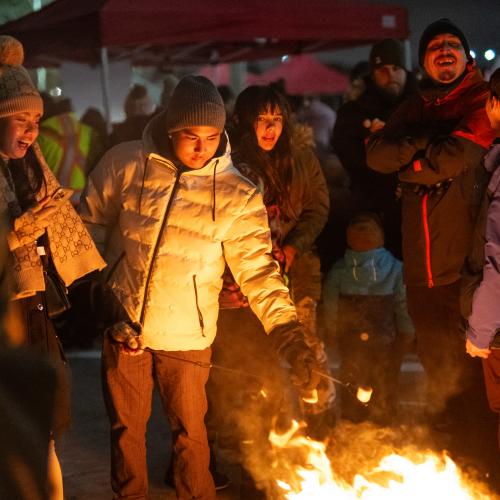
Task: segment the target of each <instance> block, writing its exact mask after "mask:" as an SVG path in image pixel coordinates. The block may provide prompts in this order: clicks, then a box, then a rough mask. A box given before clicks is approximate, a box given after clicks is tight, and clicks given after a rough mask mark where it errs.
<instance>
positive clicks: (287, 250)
mask: <svg viewBox="0 0 500 500" xmlns="http://www.w3.org/2000/svg"><path fill="white" fill-rule="evenodd" d="M282 250H283V253H284V254H285V273H287V272H288V271H289V270H290V268H291V267H292V264H293V261H294V260H295V255H296V254H297V250H295V248H293V247H292V246H291V245H285V246H284V247H283V248H282Z"/></svg>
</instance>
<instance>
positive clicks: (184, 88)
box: [80, 76, 317, 499]
mask: <svg viewBox="0 0 500 500" xmlns="http://www.w3.org/2000/svg"><path fill="white" fill-rule="evenodd" d="M225 116H226V115H225V109H224V104H223V101H222V98H221V97H220V95H219V93H218V92H217V90H216V88H215V87H214V86H213V84H212V83H211V82H210V81H209V80H207V79H206V78H204V77H193V76H189V77H185V78H184V79H182V80H181V81H180V83H179V84H178V86H177V87H176V89H175V91H174V94H173V96H172V99H171V101H170V103H169V107H168V109H167V111H166V112H165V113H163V114H161V115H158V116H157V117H155V118H154V119H153V120H152V121H151V122H150V124H149V125H148V127H147V128H146V130H145V132H144V136H143V140H142V141H133V142H127V143H123V144H120V145H118V146H115V147H114V148H112V149H111V150H110V151H109V152H108V153H107V154H106V155H105V156H104V157H103V158H102V160H101V162H100V163H99V164H98V165H97V167H96V168H95V169H94V171H93V172H92V173H91V175H90V177H89V180H88V185H87V187H86V189H85V191H84V193H83V195H82V199H81V208H80V213H81V216H82V219H83V220H84V222H85V223H86V225H87V227H88V229H89V230H90V232H91V234H92V235H93V237H94V239H95V241H96V243H97V245H98V247H99V248H100V250H101V251H102V253H103V255H104V256H105V258H106V260H107V262H108V270H107V273H106V279H107V281H108V282H109V284H110V285H111V287H112V288H113V290H114V292H115V294H116V296H117V297H118V299H119V301H120V302H121V304H122V305H123V306H124V308H125V310H126V311H127V313H128V316H129V318H130V324H132V325H134V327H135V328H136V329H137V330H139V331H140V333H141V336H140V347H139V348H138V349H136V350H135V351H134V349H131V348H130V347H129V346H127V344H126V343H120V341H119V340H120V338H119V336H118V335H114V336H110V335H106V336H105V339H104V344H103V380H104V384H103V386H104V397H105V401H106V406H107V410H108V415H109V418H110V422H111V447H112V450H111V451H112V488H113V491H114V494H115V498H125V497H126V498H134V499H139V498H140V499H142V498H146V497H147V489H148V479H147V467H146V445H145V432H146V425H147V421H148V419H149V416H150V411H151V397H152V391H153V385H154V382H155V381H156V382H157V383H158V387H159V392H160V396H161V399H162V403H163V406H164V408H165V411H166V414H167V415H168V418H169V422H170V425H171V428H172V431H173V439H174V451H175V454H176V459H175V462H174V463H175V467H174V479H175V486H176V491H177V496H178V497H179V498H185V499H187V498H197V499H214V498H215V490H214V484H213V480H212V478H211V476H210V473H209V469H208V465H209V449H208V444H207V436H206V430H205V426H204V416H205V413H206V408H207V402H206V396H205V383H206V381H207V378H208V372H209V370H208V367H209V363H210V354H211V350H210V345H211V344H212V341H213V339H214V337H215V333H216V322H217V315H218V296H219V292H220V289H221V286H222V275H223V272H224V266H225V263H226V262H227V263H228V265H229V267H230V269H231V271H232V272H233V275H234V277H235V278H236V281H237V282H238V284H239V285H240V286H241V289H242V291H243V293H244V294H245V295H246V296H247V297H248V299H249V302H250V305H251V307H252V309H253V311H254V312H255V314H256V315H257V316H258V317H259V319H260V320H261V321H262V324H263V325H264V327H265V330H266V332H267V333H268V334H269V335H270V337H271V340H272V342H273V344H274V345H275V347H276V349H277V351H278V353H279V354H280V355H281V356H282V357H283V358H284V359H285V360H286V361H288V362H289V363H290V365H291V371H292V376H294V377H295V382H296V383H297V384H298V385H302V386H304V387H308V388H311V387H313V386H315V384H316V382H317V375H316V374H315V373H314V372H313V367H314V361H313V360H314V355H313V354H312V353H311V351H309V349H308V348H307V347H306V345H305V344H304V342H303V338H302V333H301V329H300V326H299V325H298V323H297V316H296V311H295V308H294V306H293V304H292V302H291V300H290V296H289V293H288V289H287V288H286V286H285V285H284V283H283V280H282V278H281V276H280V273H279V268H278V264H277V263H276V262H275V261H274V260H273V258H272V256H271V241H270V232H269V227H268V222H267V213H266V209H265V207H264V205H263V202H262V198H261V195H260V193H259V192H258V190H257V188H256V187H255V186H254V185H253V184H252V183H251V182H250V181H248V180H247V179H246V178H245V177H243V176H242V175H241V174H240V173H239V172H238V170H236V169H235V167H234V166H233V165H232V163H231V157H230V147H229V142H228V140H227V137H226V136H225V134H224V133H223V129H224V123H225Z"/></svg>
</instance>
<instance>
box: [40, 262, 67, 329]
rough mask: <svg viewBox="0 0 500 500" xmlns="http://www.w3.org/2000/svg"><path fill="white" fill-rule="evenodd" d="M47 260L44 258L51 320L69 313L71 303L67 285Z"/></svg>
mask: <svg viewBox="0 0 500 500" xmlns="http://www.w3.org/2000/svg"><path fill="white" fill-rule="evenodd" d="M47 260H48V259H45V258H42V262H43V276H44V278H45V302H46V307H47V316H48V317H49V318H50V319H54V318H57V317H58V316H60V315H61V314H62V313H63V312H65V311H67V310H68V309H69V308H70V307H71V304H70V302H69V298H68V289H67V288H66V285H65V284H64V282H63V280H62V279H61V278H60V276H59V274H58V273H57V271H56V270H55V269H54V267H53V266H51V265H50V264H49V263H48V262H47Z"/></svg>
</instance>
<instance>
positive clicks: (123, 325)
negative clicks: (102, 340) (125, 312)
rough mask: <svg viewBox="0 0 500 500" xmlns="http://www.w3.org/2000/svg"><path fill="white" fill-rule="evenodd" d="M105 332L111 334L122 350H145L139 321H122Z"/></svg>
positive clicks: (130, 351)
mask: <svg viewBox="0 0 500 500" xmlns="http://www.w3.org/2000/svg"><path fill="white" fill-rule="evenodd" d="M105 334H106V335H109V336H110V337H111V339H112V341H113V342H116V343H117V344H118V345H119V346H120V350H122V351H123V352H126V353H127V354H142V353H143V352H144V344H143V339H142V334H141V325H140V324H139V323H132V322H126V321H120V322H119V323H116V324H115V325H113V326H111V327H109V328H107V329H106V331H105Z"/></svg>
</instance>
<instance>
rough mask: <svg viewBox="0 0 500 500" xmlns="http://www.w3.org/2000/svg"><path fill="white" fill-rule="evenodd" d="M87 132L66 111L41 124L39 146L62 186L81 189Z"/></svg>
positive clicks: (89, 131) (85, 127) (87, 144)
mask: <svg viewBox="0 0 500 500" xmlns="http://www.w3.org/2000/svg"><path fill="white" fill-rule="evenodd" d="M91 133H92V130H91V129H90V128H89V127H87V126H86V125H82V124H80V123H79V122H78V120H77V119H76V118H74V117H73V116H71V115H70V114H65V115H60V116H53V117H51V118H49V119H48V120H45V121H44V122H43V123H42V124H41V126H40V136H39V143H40V148H41V150H42V152H43V155H44V157H45V160H46V161H47V163H48V165H49V167H50V168H51V170H52V171H53V172H54V174H55V176H56V177H57V179H58V180H59V182H60V184H62V185H63V186H70V187H72V188H74V189H75V190H79V191H80V190H82V189H83V187H84V185H85V170H86V164H87V157H88V154H89V150H90V143H91Z"/></svg>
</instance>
